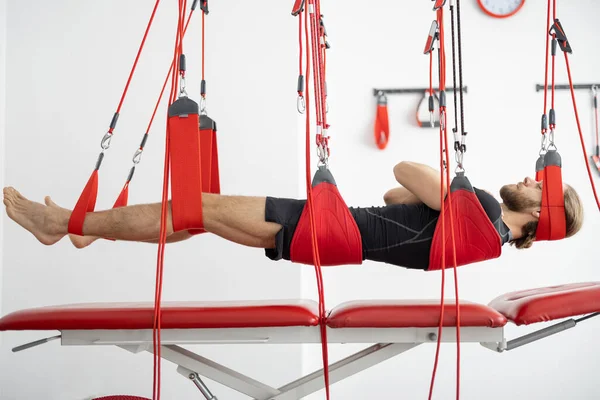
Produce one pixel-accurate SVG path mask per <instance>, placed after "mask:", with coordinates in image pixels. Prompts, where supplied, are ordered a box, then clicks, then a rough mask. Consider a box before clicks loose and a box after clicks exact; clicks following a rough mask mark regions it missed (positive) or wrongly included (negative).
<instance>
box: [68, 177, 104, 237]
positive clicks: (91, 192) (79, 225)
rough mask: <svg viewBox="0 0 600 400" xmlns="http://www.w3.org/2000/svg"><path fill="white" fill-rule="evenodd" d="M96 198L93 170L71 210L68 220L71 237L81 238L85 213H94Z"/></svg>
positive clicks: (96, 190)
mask: <svg viewBox="0 0 600 400" xmlns="http://www.w3.org/2000/svg"><path fill="white" fill-rule="evenodd" d="M97 196H98V170H97V169H95V170H94V172H92V175H91V176H90V179H88V182H87V184H86V185H85V187H84V188H83V191H82V192H81V196H79V200H77V204H76V205H75V207H74V208H73V212H72V213H71V218H70V219H69V228H68V232H69V233H71V234H73V235H79V236H83V223H84V221H85V216H86V214H87V213H89V212H92V211H94V209H95V207H96V197H97Z"/></svg>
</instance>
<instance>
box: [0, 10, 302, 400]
mask: <svg viewBox="0 0 600 400" xmlns="http://www.w3.org/2000/svg"><path fill="white" fill-rule="evenodd" d="M145 3H146V5H145V6H144V5H141V3H140V2H123V1H118V0H115V1H102V2H80V1H75V0H61V1H52V2H45V1H38V2H35V4H34V5H32V4H31V3H27V4H25V3H23V2H20V1H12V2H9V3H8V9H7V15H8V18H7V21H8V31H7V35H8V43H9V48H8V54H7V60H8V62H7V76H8V79H7V86H6V93H7V98H8V99H10V101H9V102H8V104H7V132H8V134H7V137H6V146H7V149H9V150H8V151H7V154H6V156H7V160H6V164H7V166H9V167H8V169H7V171H6V184H9V185H13V186H15V187H16V188H18V189H19V190H20V191H22V192H23V194H24V195H26V196H28V197H29V198H31V199H33V200H36V201H43V198H44V196H45V195H51V196H52V197H53V199H54V200H55V201H56V202H57V203H58V204H60V205H63V206H65V207H72V206H73V205H74V204H75V202H76V200H77V197H78V196H79V194H80V192H81V190H82V189H83V187H84V185H85V182H86V181H87V179H88V177H89V174H90V173H91V172H92V169H93V166H94V163H95V161H96V157H97V155H98V152H99V150H100V146H99V145H100V140H101V138H102V136H103V135H104V133H105V132H106V129H107V128H108V124H109V122H110V120H111V117H112V114H113V113H114V111H115V109H116V107H117V104H118V101H119V98H120V96H121V92H122V89H123V87H124V85H125V81H126V78H127V75H128V74H129V70H130V68H131V64H132V62H133V59H134V56H135V53H136V51H137V48H138V45H139V42H140V40H141V38H142V34H143V32H144V29H145V27H146V23H147V21H148V18H149V16H150V12H151V10H152V6H153V4H154V2H145ZM189 3H190V4H191V2H189ZM175 4H176V3H175V2H161V6H160V8H159V10H158V14H157V17H156V21H155V26H154V27H153V30H152V32H151V33H150V36H149V38H148V42H147V48H146V50H145V52H144V54H143V55H142V59H141V61H140V64H139V67H138V72H137V74H136V76H135V77H134V80H133V82H132V84H131V87H130V93H129V97H128V98H127V99H126V101H125V104H124V107H123V110H122V115H121V118H120V120H119V125H118V127H117V130H116V133H115V137H114V140H113V142H112V147H111V149H110V150H109V152H108V153H107V157H106V158H105V162H104V165H103V167H102V169H101V172H100V192H99V198H98V203H97V208H98V209H106V208H109V207H110V206H111V205H112V203H113V202H114V200H115V198H116V196H117V194H118V192H119V190H120V189H121V186H122V185H123V183H124V179H125V178H126V176H127V173H128V171H129V168H130V165H131V157H132V156H133V153H134V151H135V149H136V146H138V145H139V141H140V139H141V138H142V134H143V132H144V130H145V129H146V125H147V123H148V119H149V118H150V113H151V111H152V108H153V106H154V103H155V101H156V98H157V96H158V93H159V90H160V87H161V85H162V82H163V80H164V77H165V75H166V73H167V69H168V66H169V64H170V61H171V57H172V46H173V41H174V34H175V28H176V19H177V10H176V6H175ZM288 8H289V7H288V5H287V4H284V3H281V4H279V3H277V4H276V3H274V4H272V5H271V6H270V7H269V8H267V9H266V10H268V12H261V13H256V7H254V6H253V5H252V4H251V3H249V2H244V3H240V4H238V5H236V6H235V7H228V6H226V5H225V4H224V3H219V2H214V3H211V13H210V15H209V16H208V17H207V23H208V24H209V25H207V33H208V35H209V36H208V38H207V41H208V42H207V64H206V73H207V80H208V85H209V86H208V90H209V92H208V95H209V103H208V110H209V113H210V115H211V116H212V117H213V118H214V119H215V120H216V121H217V123H218V129H219V147H220V160H221V163H222V164H221V165H222V172H221V173H222V176H221V181H222V189H223V192H224V193H228V194H247V195H264V194H267V193H268V194H272V195H275V196H288V197H296V196H297V195H298V191H297V187H298V184H297V178H296V170H297V168H298V160H297V158H296V154H295V152H293V151H290V149H292V148H294V147H295V145H296V142H295V140H296V122H295V119H294V118H295V114H296V93H295V88H296V78H297V71H296V60H295V54H296V50H295V48H294V47H293V46H289V45H288V43H290V42H292V43H295V42H294V41H293V38H294V34H295V32H296V29H297V27H296V25H295V24H293V23H292V24H290V19H292V17H291V16H289V18H286V17H285V16H288V15H289V10H288ZM249 15H254V17H253V18H248V16H249ZM275 15H282V16H284V17H283V18H273V16H275ZM200 26H201V25H200V16H199V14H197V15H196V18H195V19H194V22H193V24H192V25H190V30H189V34H188V35H189V36H188V38H187V40H186V43H185V46H186V49H187V50H186V52H187V55H188V77H189V79H188V90H189V93H190V95H193V96H194V97H195V98H196V99H197V98H198V97H199V96H198V92H199V82H200V78H199V75H200V64H199V60H200V57H199V54H200V41H199V38H200ZM248 32H253V34H252V35H250V34H248ZM273 82H277V84H275V85H273V84H271V83H273ZM3 91H4V90H3ZM164 115H165V111H164V107H163V108H161V112H159V115H158V116H157V119H156V121H155V124H154V128H153V130H152V132H151V138H150V139H149V141H148V145H147V150H146V152H145V154H144V159H143V161H142V164H141V166H140V167H139V168H138V171H137V173H136V176H135V180H134V182H133V184H132V187H131V196H130V202H131V203H140V202H156V201H160V196H161V191H162V168H163V157H164V134H165V128H164V127H165V118H164ZM274 149H276V151H273V150H274ZM4 248H5V253H4V260H5V265H6V269H5V271H4V278H5V279H4V283H3V289H2V297H3V305H4V307H3V313H8V312H12V311H14V310H17V309H21V308H25V307H34V306H42V305H48V304H63V303H71V302H87V301H92V302H101V301H153V299H154V277H155V269H156V246H155V245H136V244H132V243H112V242H111V243H109V242H99V243H96V244H95V245H94V246H92V247H91V248H89V249H86V250H84V251H76V250H75V249H73V248H72V247H71V246H70V244H69V243H68V241H66V240H65V241H62V242H60V243H58V244H57V245H56V246H52V247H44V246H42V245H40V244H39V243H37V242H36V240H35V239H34V238H33V236H31V235H30V234H29V233H27V232H25V231H23V230H22V229H21V228H19V227H17V226H16V225H15V224H14V223H12V222H11V223H7V224H6V236H5V242H4ZM300 290H301V281H300V269H299V268H290V267H286V266H284V265H281V264H276V263H272V262H269V260H268V259H267V258H265V257H264V256H263V251H262V250H255V249H244V248H241V247H239V246H236V245H233V244H231V243H227V242H225V241H223V240H220V239H218V238H216V237H210V236H207V235H204V236H202V237H198V238H195V239H194V240H191V241H189V242H187V243H181V244H177V245H173V246H169V247H168V249H167V252H166V261H165V276H164V293H163V300H164V301H167V300H214V299H263V298H265V297H268V298H298V297H299V296H300ZM45 334H46V333H45V332H43V333H29V332H28V333H14V332H10V333H6V334H3V335H2V336H3V347H2V350H1V355H0V360H1V361H0V387H1V388H2V390H3V391H4V392H3V395H2V396H1V397H2V399H10V398H22V399H30V398H40V397H45V398H49V399H66V398H69V399H82V398H85V397H86V396H89V395H100V394H110V393H131V394H137V395H144V396H147V397H151V393H152V357H151V356H150V355H139V356H132V355H130V354H128V353H126V352H125V351H122V350H118V349H116V348H115V349H111V348H102V349H99V348H98V349H86V348H60V346H59V344H58V343H57V342H54V343H53V344H51V345H48V346H42V347H39V348H36V349H35V350H33V351H28V352H24V353H18V354H13V353H11V352H10V348H12V347H14V346H16V345H18V344H22V343H25V342H27V341H30V340H34V339H37V338H40V337H42V336H44V335H45ZM51 334H52V333H51V332H48V335H51ZM274 350H276V349H273V348H269V349H265V348H264V347H262V346H261V347H260V348H257V347H248V346H240V347H236V349H235V351H223V348H222V347H216V348H212V347H209V348H206V349H204V351H203V354H204V355H205V356H207V357H213V358H214V359H215V360H216V361H218V362H222V363H224V364H226V365H228V366H230V367H232V368H235V369H240V370H241V371H244V372H245V373H247V374H250V375H252V376H255V377H256V378H257V379H261V380H267V381H270V382H272V383H273V384H274V385H277V384H283V383H285V382H287V381H289V380H292V379H293V378H294V377H296V376H297V375H298V374H299V373H300V369H301V348H300V346H290V347H288V348H286V353H285V355H283V356H282V355H277V354H275V352H274ZM273 360H278V362H276V363H274V362H273ZM82 365H85V367H84V368H82ZM281 365H286V368H281ZM32 379H34V380H35V383H32ZM163 382H164V383H163V398H165V399H166V398H193V396H198V394H199V393H198V392H197V389H196V388H195V387H194V386H193V384H192V383H190V382H187V381H186V380H185V379H183V378H182V377H181V376H179V375H178V374H177V373H176V371H175V368H174V366H173V365H171V364H168V363H165V364H164V367H163ZM214 390H215V391H216V392H218V393H219V394H220V397H221V398H228V399H238V398H243V397H241V396H239V395H237V394H234V393H231V392H230V391H228V390H225V389H222V388H221V387H219V386H215V387H214Z"/></svg>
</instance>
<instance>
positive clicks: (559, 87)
mask: <svg viewBox="0 0 600 400" xmlns="http://www.w3.org/2000/svg"><path fill="white" fill-rule="evenodd" d="M594 86H595V87H596V88H598V89H599V90H600V83H590V84H578V85H573V89H574V90H577V89H589V90H592V88H593V87H594ZM551 89H552V86H550V85H548V86H546V90H551ZM554 89H556V90H570V89H571V86H569V85H554ZM542 90H544V85H535V91H536V92H540V91H542Z"/></svg>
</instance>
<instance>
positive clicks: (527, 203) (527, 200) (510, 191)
mask: <svg viewBox="0 0 600 400" xmlns="http://www.w3.org/2000/svg"><path fill="white" fill-rule="evenodd" d="M500 198H501V199H502V201H503V202H504V205H505V206H506V207H507V208H508V209H509V210H511V211H514V212H528V211H531V210H532V209H536V208H539V207H540V206H541V201H540V200H539V198H538V197H537V196H534V193H532V192H531V191H530V190H527V189H526V188H523V187H521V186H519V185H504V186H502V188H500Z"/></svg>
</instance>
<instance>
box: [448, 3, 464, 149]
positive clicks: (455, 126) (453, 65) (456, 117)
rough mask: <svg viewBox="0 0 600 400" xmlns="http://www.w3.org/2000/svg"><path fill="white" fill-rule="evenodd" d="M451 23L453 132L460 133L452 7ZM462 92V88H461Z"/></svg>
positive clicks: (451, 12)
mask: <svg viewBox="0 0 600 400" xmlns="http://www.w3.org/2000/svg"><path fill="white" fill-rule="evenodd" d="M450 22H451V31H452V81H453V84H454V129H453V130H452V131H453V132H455V133H456V132H457V131H458V105H457V101H458V100H457V97H458V96H457V95H456V49H455V44H454V42H455V38H454V6H453V5H450ZM461 91H462V87H461ZM454 140H455V142H454V150H455V151H457V150H458V149H457V147H458V145H459V144H458V142H456V138H454Z"/></svg>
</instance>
